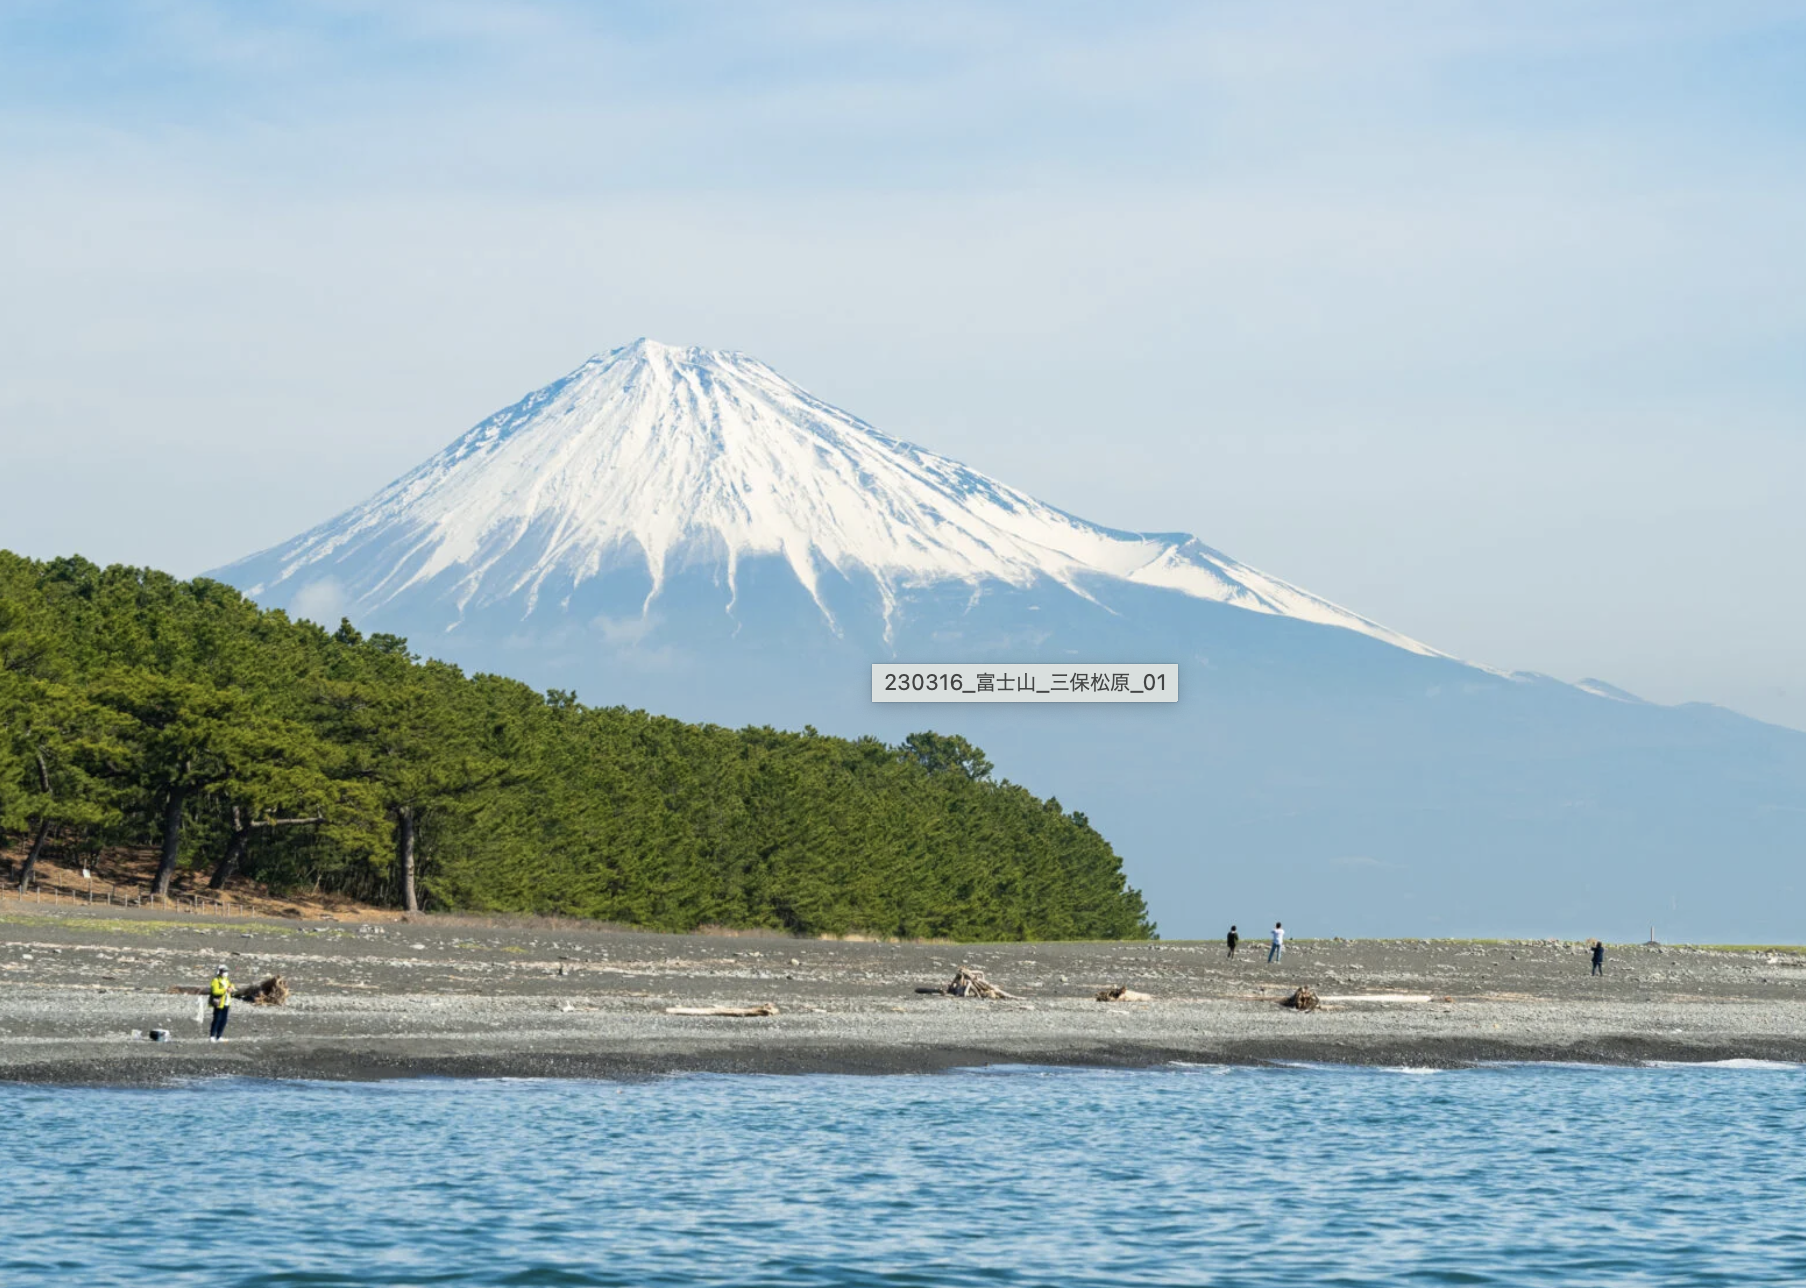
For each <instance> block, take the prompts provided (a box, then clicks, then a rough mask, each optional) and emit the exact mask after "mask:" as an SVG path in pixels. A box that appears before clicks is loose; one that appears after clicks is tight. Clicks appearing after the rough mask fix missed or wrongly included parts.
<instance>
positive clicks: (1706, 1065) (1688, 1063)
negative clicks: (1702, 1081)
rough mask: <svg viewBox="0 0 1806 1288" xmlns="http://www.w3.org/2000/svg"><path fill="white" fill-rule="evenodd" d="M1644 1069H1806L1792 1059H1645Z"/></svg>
mask: <svg viewBox="0 0 1806 1288" xmlns="http://www.w3.org/2000/svg"><path fill="white" fill-rule="evenodd" d="M1643 1067H1644V1068H1646V1069H1806V1064H1800V1063H1799V1062H1797V1061H1794V1060H1748V1059H1733V1060H1645V1061H1644V1062H1643Z"/></svg>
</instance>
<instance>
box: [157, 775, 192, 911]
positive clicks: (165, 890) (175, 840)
mask: <svg viewBox="0 0 1806 1288" xmlns="http://www.w3.org/2000/svg"><path fill="white" fill-rule="evenodd" d="M187 797H188V790H187V789H186V788H183V787H175V786H172V787H171V788H170V789H169V799H168V800H167V801H166V802H165V803H164V806H163V856H162V858H160V859H159V860H158V861H157V879H156V881H154V882H152V884H151V893H152V894H153V895H156V896H158V897H164V896H167V895H168V894H169V883H170V880H171V878H173V877H174V876H175V874H176V851H177V849H179V848H180V846H181V844H182V806H183V804H184V802H185V801H186V800H187Z"/></svg>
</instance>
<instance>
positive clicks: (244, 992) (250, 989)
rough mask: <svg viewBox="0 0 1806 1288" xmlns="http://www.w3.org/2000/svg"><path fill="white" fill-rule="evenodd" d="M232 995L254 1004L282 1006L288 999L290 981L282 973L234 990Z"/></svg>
mask: <svg viewBox="0 0 1806 1288" xmlns="http://www.w3.org/2000/svg"><path fill="white" fill-rule="evenodd" d="M232 996H233V997H234V998H236V999H237V1000H239V1001H241V1002H249V1003H251V1005H253V1006H281V1005H282V1004H283V1003H284V1002H286V1001H288V981H287V980H286V979H284V978H282V976H280V975H271V976H270V977H269V978H268V979H264V980H259V981H258V982H257V983H255V984H246V985H244V986H243V987H242V988H235V989H233V990H232Z"/></svg>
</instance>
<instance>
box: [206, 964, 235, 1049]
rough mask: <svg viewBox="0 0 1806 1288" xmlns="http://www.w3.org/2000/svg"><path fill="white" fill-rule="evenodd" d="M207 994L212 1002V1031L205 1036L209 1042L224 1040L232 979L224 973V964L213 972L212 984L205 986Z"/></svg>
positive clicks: (230, 1000)
mask: <svg viewBox="0 0 1806 1288" xmlns="http://www.w3.org/2000/svg"><path fill="white" fill-rule="evenodd" d="M207 992H208V994H209V996H210V997H211V999H212V1002H213V1029H212V1031H211V1032H210V1033H209V1034H208V1035H207V1040H208V1041H209V1042H224V1041H225V1040H226V1018H227V1016H229V1015H230V1014H231V1012H232V978H231V976H230V975H228V974H227V973H226V964H225V963H224V962H221V963H220V967H219V970H217V971H216V972H214V975H213V982H212V983H211V984H209V985H208V986H207Z"/></svg>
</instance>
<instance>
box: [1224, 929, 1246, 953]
mask: <svg viewBox="0 0 1806 1288" xmlns="http://www.w3.org/2000/svg"><path fill="white" fill-rule="evenodd" d="M1224 942H1225V943H1227V944H1228V945H1229V955H1230V956H1231V957H1233V956H1235V946H1236V945H1237V944H1239V943H1241V942H1242V937H1241V935H1239V934H1237V933H1236V929H1235V927H1234V926H1231V927H1229V934H1228V935H1227V936H1226V938H1225V939H1224Z"/></svg>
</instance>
